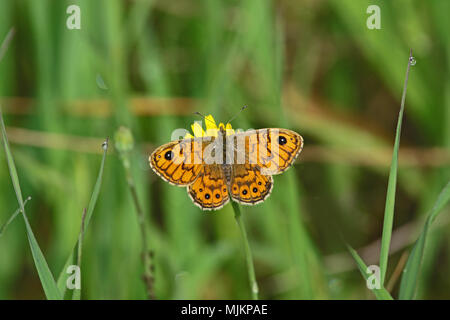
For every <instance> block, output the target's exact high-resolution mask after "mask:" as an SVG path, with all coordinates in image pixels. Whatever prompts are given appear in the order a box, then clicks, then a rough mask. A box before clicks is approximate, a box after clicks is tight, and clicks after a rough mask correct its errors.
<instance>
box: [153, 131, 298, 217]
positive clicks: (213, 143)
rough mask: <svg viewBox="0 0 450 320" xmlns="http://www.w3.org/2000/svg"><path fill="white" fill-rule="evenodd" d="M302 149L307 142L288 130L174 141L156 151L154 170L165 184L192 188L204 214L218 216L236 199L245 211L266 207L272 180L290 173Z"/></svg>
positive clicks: (194, 197)
mask: <svg viewBox="0 0 450 320" xmlns="http://www.w3.org/2000/svg"><path fill="white" fill-rule="evenodd" d="M302 147H303V138H302V137H301V136H300V135H299V134H298V133H296V132H294V131H291V130H287V129H276V128H270V129H259V130H249V131H246V132H240V133H233V134H228V132H227V131H226V130H225V128H224V127H223V126H222V127H220V129H219V130H218V132H217V135H216V136H206V137H201V138H189V139H182V140H178V141H172V142H169V143H167V144H165V145H162V146H161V147H159V148H157V149H156V150H155V151H154V152H153V153H152V154H151V155H150V158H149V162H150V166H151V167H152V169H153V171H155V173H157V174H158V175H159V176H160V177H161V178H163V179H164V180H165V181H168V182H169V183H171V184H174V185H177V186H183V187H187V191H188V194H189V197H190V198H191V199H192V201H193V202H194V203H195V204H196V205H197V206H198V207H200V208H201V209H203V210H217V209H220V208H222V207H223V206H224V205H225V204H227V203H228V202H229V200H230V198H232V199H233V200H234V201H237V202H239V203H241V204H245V205H254V204H258V203H260V202H262V201H264V200H265V199H266V198H267V197H268V196H269V195H270V193H271V191H272V188H273V178H272V175H275V174H280V173H282V172H283V171H285V170H286V169H288V168H289V167H290V166H291V165H292V163H293V162H294V160H295V159H296V157H297V156H298V154H299V153H300V151H301V150H302Z"/></svg>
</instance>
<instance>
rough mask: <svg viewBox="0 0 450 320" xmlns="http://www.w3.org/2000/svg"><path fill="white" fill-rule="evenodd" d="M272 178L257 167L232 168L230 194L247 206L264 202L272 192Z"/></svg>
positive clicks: (235, 166)
mask: <svg viewBox="0 0 450 320" xmlns="http://www.w3.org/2000/svg"><path fill="white" fill-rule="evenodd" d="M272 187H273V179H272V177H271V176H270V175H269V176H266V175H263V174H262V173H261V171H260V169H259V167H258V166H256V165H250V164H237V165H234V166H233V168H232V174H231V184H230V189H231V190H230V193H231V196H232V197H233V200H235V201H237V202H239V203H242V204H247V205H254V204H257V203H260V202H262V201H264V200H265V199H266V198H267V197H268V196H269V195H270V192H271V191H272Z"/></svg>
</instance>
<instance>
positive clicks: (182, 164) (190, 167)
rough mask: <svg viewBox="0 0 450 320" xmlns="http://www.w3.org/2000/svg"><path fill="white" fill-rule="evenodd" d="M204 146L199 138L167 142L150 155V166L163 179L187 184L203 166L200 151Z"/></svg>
mask: <svg viewBox="0 0 450 320" xmlns="http://www.w3.org/2000/svg"><path fill="white" fill-rule="evenodd" d="M205 146H206V143H204V141H202V140H201V139H185V140H178V141H173V142H169V143H167V144H164V145H162V146H160V147H159V148H157V149H156V150H155V151H154V152H153V153H152V154H151V155H150V158H149V162H150V167H151V168H152V169H153V171H154V172H155V173H156V174H157V175H159V176H160V177H161V178H162V179H163V180H165V181H167V182H169V183H171V184H174V185H177V186H187V185H189V184H191V183H192V182H193V181H194V180H195V178H197V176H198V175H199V173H200V171H201V169H202V167H203V160H202V152H203V149H204V148H205Z"/></svg>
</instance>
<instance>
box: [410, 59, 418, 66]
mask: <svg viewBox="0 0 450 320" xmlns="http://www.w3.org/2000/svg"><path fill="white" fill-rule="evenodd" d="M409 63H411V66H415V65H416V63H417V61H416V58H414V57H410V58H409Z"/></svg>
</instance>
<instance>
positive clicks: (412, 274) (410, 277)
mask: <svg viewBox="0 0 450 320" xmlns="http://www.w3.org/2000/svg"><path fill="white" fill-rule="evenodd" d="M449 200H450V182H448V183H447V185H446V186H445V187H444V189H443V190H442V191H441V193H440V194H439V197H438V199H437V200H436V203H435V204H434V206H433V209H431V213H430V215H429V216H428V218H427V221H426V222H425V225H424V227H423V230H422V232H421V234H420V236H419V238H418V239H417V241H416V243H415V244H414V247H413V249H412V250H411V253H410V255H409V257H408V261H407V262H406V266H405V268H404V269H403V276H402V280H401V283H400V293H399V299H401V300H410V299H413V298H414V293H415V290H416V285H417V277H418V275H419V271H420V266H421V264H422V257H423V252H424V249H425V240H426V238H427V235H428V231H429V228H430V226H431V224H432V223H433V221H434V219H435V218H436V217H437V215H438V214H439V212H440V211H441V210H442V209H443V208H444V207H445V205H446V204H447V203H448V201H449Z"/></svg>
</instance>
